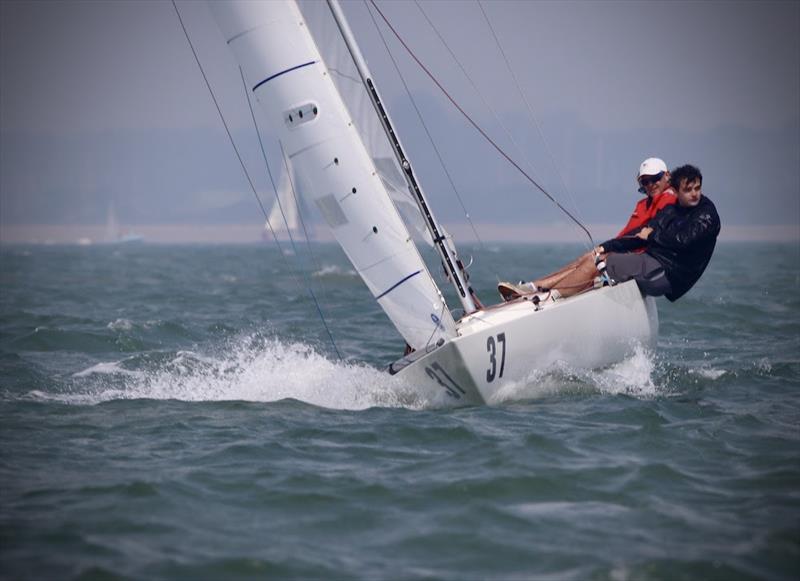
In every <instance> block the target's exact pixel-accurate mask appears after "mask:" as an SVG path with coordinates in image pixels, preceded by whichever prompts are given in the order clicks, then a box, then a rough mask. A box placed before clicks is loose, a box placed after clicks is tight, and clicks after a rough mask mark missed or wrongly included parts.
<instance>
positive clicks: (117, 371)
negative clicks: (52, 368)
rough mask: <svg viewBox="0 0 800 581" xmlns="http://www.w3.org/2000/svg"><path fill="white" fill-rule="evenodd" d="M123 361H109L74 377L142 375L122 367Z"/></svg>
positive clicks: (80, 372) (93, 366) (75, 374)
mask: <svg viewBox="0 0 800 581" xmlns="http://www.w3.org/2000/svg"><path fill="white" fill-rule="evenodd" d="M121 363H122V362H121V361H109V362H107V363H98V364H97V365H92V366H91V367H89V368H88V369H84V370H83V371H79V372H78V373H74V374H73V375H72V377H88V376H89V375H95V374H101V375H132V376H139V375H141V373H139V372H136V371H129V370H127V369H125V368H123V367H121V366H120V364H121Z"/></svg>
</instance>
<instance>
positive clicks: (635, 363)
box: [593, 346, 658, 398]
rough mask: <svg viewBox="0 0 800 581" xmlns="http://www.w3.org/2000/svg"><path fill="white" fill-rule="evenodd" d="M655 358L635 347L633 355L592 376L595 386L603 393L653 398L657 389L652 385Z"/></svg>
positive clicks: (642, 348)
mask: <svg viewBox="0 0 800 581" xmlns="http://www.w3.org/2000/svg"><path fill="white" fill-rule="evenodd" d="M654 369H655V356H654V355H653V354H652V352H650V351H648V350H647V349H645V348H644V347H641V346H637V347H636V349H635V351H634V353H633V355H631V356H630V357H628V358H627V359H624V360H623V361H620V362H619V363H617V364H616V365H612V366H611V367H608V368H606V369H603V370H601V371H598V372H596V373H595V374H594V375H593V380H594V383H595V385H596V386H597V387H598V389H600V391H602V392H603V393H610V394H626V395H631V396H634V397H645V398H648V397H653V396H655V395H657V393H658V388H657V387H656V385H655V383H653V371H654Z"/></svg>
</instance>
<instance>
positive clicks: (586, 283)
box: [553, 252, 606, 297]
mask: <svg viewBox="0 0 800 581" xmlns="http://www.w3.org/2000/svg"><path fill="white" fill-rule="evenodd" d="M601 256H602V258H603V259H604V260H605V257H606V255H605V254H603V255H601ZM577 262H578V265H577V266H576V267H575V268H574V269H573V270H572V272H570V273H568V274H567V275H566V276H564V277H562V278H561V280H560V281H559V282H558V283H557V284H556V285H555V287H553V288H555V290H557V291H558V292H559V293H561V296H562V297H571V296H572V295H575V294H578V293H579V292H582V291H584V290H586V289H587V288H589V287H591V286H592V283H593V281H594V277H595V276H597V267H596V266H595V264H594V253H592V252H588V253H586V254H584V255H583V256H581V258H580V259H578V261H577Z"/></svg>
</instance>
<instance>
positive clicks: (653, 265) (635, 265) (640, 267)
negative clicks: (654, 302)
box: [606, 252, 672, 297]
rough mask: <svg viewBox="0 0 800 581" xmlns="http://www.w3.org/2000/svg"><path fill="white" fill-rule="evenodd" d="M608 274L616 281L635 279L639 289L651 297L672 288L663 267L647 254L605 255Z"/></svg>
mask: <svg viewBox="0 0 800 581" xmlns="http://www.w3.org/2000/svg"><path fill="white" fill-rule="evenodd" d="M606 270H607V271H608V276H610V277H611V278H613V279H614V280H615V281H617V282H625V281H626V280H631V279H633V280H635V281H636V284H637V285H639V290H641V291H642V292H643V293H644V294H646V295H650V296H651V297H660V296H661V295H664V294H666V293H668V292H670V291H671V290H672V286H671V285H670V284H669V281H668V280H667V277H666V275H665V274H664V267H662V266H661V263H660V262H658V260H656V259H655V258H653V257H652V256H650V255H649V254H647V253H646V252H645V253H643V254H616V253H613V252H612V253H611V254H609V255H608V256H607V257H606Z"/></svg>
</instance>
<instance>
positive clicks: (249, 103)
mask: <svg viewBox="0 0 800 581" xmlns="http://www.w3.org/2000/svg"><path fill="white" fill-rule="evenodd" d="M239 74H240V75H241V77H242V86H243V87H244V93H245V96H246V97H247V106H248V107H249V108H250V117H251V118H252V120H253V127H255V130H256V135H257V136H258V144H259V146H260V147H261V155H262V157H263V158H264V165H265V166H266V167H267V174H268V175H269V180H270V183H272V189H273V190H274V191H275V201H276V203H277V204H278V209H279V210H280V212H281V217H283V223H284V225H285V226H286V233H287V235H288V236H289V242H290V243H291V245H292V251H293V252H294V254H295V256H299V254H298V252H297V246H296V245H295V243H294V237H293V236H292V231H291V228H289V220H288V219H287V218H286V214H285V212H284V210H283V205H282V204H281V199H280V196H279V195H278V188H276V187H275V179H274V177H273V175H272V169H271V168H270V165H269V160H268V158H267V153H266V151H265V149H264V141H263V140H262V139H261V130H260V129H259V128H258V121H256V115H255V112H254V111H253V103H252V101H251V100H250V93H249V92H248V90H247V83H246V82H245V80H244V71H242V67H239ZM278 143H279V145H280V147H281V156H282V157H283V161H284V166H285V168H286V177H287V178H288V179H289V186H290V187H291V189H292V198H293V199H294V203H295V207H297V208H298V211H297V216H298V217H299V218H300V223H301V224H302V225H303V232H304V233H305V236H306V243H307V244H308V252H309V254H310V255H311V259H312V261H313V262H314V263H315V265H316V267H317V270H321V269H320V266H319V263H318V262H317V260H316V257H315V256H314V253H313V252H312V250H311V243H310V241H309V239H308V232H307V231H306V225H305V222H304V221H303V215H302V213H301V212H300V204H299V201H298V200H297V195H296V193H295V189H294V182H293V180H292V172H291V171H290V170H289V164H288V161H287V160H286V157H285V155H284V151H283V144H282V143H280V141H278ZM267 225H268V226H269V229H270V231H271V232H272V235H273V237H274V238H275V243H276V244H278V249H280V243H279V242H278V236H277V234H276V233H275V230H273V228H272V224H270V222H269V218H267ZM281 256H283V258H284V262H285V263H286V265H287V266H289V261H288V260H286V256H285V255H284V254H283V252H281ZM290 269H291V271H292V275H293V276H294V277H295V280H297V276H296V274H295V272H294V269H293V268H291V266H290ZM301 272H302V273H303V278H304V279H305V283H306V289H307V290H308V293H309V295H311V299H312V300H313V301H314V306H316V308H317V313H319V318H320V319H321V320H322V326H323V327H325V331H326V332H327V334H328V338H329V339H330V342H331V345H333V350H334V351H335V352H336V355H337V356H338V357H339V359H340V360H341V359H342V354H341V353H339V348H338V347H337V346H336V341H334V340H333V334H332V333H331V330H330V328H329V327H328V323H327V321H326V320H325V315H324V314H323V313H322V308H321V307H320V304H319V301H318V300H317V297H316V295H315V294H314V289H313V288H312V286H311V281H310V280H309V279H308V278H307V276H306V272H305V271H304V270H301ZM298 286H301V285H300V284H299V282H298ZM321 288H322V289H323V295H324V294H325V293H324V287H321Z"/></svg>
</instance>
